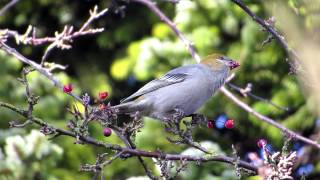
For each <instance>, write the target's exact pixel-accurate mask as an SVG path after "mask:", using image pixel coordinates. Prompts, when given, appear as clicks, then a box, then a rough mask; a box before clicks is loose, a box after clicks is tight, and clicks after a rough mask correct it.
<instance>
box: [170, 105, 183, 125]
mask: <svg viewBox="0 0 320 180" xmlns="http://www.w3.org/2000/svg"><path fill="white" fill-rule="evenodd" d="M173 111H174V113H173V114H172V120H173V121H174V122H180V120H181V119H182V118H184V117H185V116H186V114H185V113H184V111H182V110H181V109H178V108H175V109H174V110H173Z"/></svg>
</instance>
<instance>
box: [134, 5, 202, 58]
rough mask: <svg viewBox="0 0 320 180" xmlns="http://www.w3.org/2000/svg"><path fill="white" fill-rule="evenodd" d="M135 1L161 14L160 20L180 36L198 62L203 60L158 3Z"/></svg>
mask: <svg viewBox="0 0 320 180" xmlns="http://www.w3.org/2000/svg"><path fill="white" fill-rule="evenodd" d="M132 1H133V2H137V3H141V4H143V5H145V6H147V7H148V8H149V9H151V10H152V11H153V12H154V13H155V14H156V15H157V16H159V18H160V20H161V21H163V22H165V23H166V24H167V25H168V26H170V28H171V29H172V30H173V31H174V32H175V33H176V35H177V36H178V37H179V38H180V40H181V41H182V42H183V43H184V44H185V45H186V47H187V49H188V51H189V53H190V54H191V56H192V57H193V59H195V60H196V62H197V63H199V62H200V61H201V59H200V56H199V55H198V54H197V52H196V51H195V49H194V47H193V44H192V42H190V41H189V40H188V39H187V38H186V37H185V36H184V35H183V34H182V33H181V32H180V31H179V30H178V28H177V26H176V25H175V24H174V23H173V22H172V21H171V20H170V19H169V18H168V17H167V16H166V15H164V14H163V13H162V11H161V10H160V9H159V8H158V7H157V6H156V4H155V3H154V2H152V1H150V0H132Z"/></svg>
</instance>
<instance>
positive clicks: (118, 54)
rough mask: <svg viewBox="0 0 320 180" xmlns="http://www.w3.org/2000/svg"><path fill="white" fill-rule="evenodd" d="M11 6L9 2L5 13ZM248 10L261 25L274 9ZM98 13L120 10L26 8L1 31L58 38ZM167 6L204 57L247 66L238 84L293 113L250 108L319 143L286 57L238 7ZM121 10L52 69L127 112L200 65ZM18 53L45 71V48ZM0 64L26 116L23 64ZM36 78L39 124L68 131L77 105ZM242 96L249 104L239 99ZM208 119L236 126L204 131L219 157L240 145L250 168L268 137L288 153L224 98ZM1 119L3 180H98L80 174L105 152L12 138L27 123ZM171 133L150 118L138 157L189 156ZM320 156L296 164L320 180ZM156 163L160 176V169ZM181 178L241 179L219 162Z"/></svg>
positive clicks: (4, 21) (277, 137)
mask: <svg viewBox="0 0 320 180" xmlns="http://www.w3.org/2000/svg"><path fill="white" fill-rule="evenodd" d="M7 2H8V1H1V2H0V7H3V6H4V5H5V4H6V3H7ZM285 2H286V3H287V4H286V5H287V6H288V7H290V8H291V10H292V11H293V12H294V13H295V14H297V17H299V18H300V19H301V26H303V27H306V28H310V29H312V28H313V27H312V23H311V25H310V22H309V21H310V17H309V16H311V15H309V14H308V13H306V12H307V10H306V9H305V7H304V4H303V3H301V2H302V1H299V0H290V1H285ZM245 3H246V4H247V5H248V6H249V8H250V9H251V10H252V11H253V12H255V13H256V14H258V15H259V16H260V17H263V18H268V13H267V7H266V5H265V4H262V3H261V1H245ZM96 4H97V5H98V6H99V8H100V9H102V8H106V7H109V6H110V5H111V1H108V0H106V1H95V0H81V1H63V0H29V1H27V0H23V1H22V0H21V1H20V2H18V3H17V4H16V5H15V6H14V7H13V8H11V9H10V10H9V11H8V12H6V13H5V14H4V15H3V16H1V17H0V24H1V28H9V29H12V30H17V31H19V32H20V33H24V32H25V31H26V29H27V27H28V25H29V24H31V25H34V26H35V27H36V28H37V36H39V37H43V36H53V34H54V32H55V31H61V30H62V29H63V26H64V25H67V24H69V25H73V26H74V27H75V29H77V28H79V27H81V25H82V23H83V22H84V21H85V20H86V19H87V18H88V14H89V13H88V12H89V9H92V8H93V6H94V5H96ZM158 5H159V7H160V9H161V10H162V11H163V12H164V13H165V14H166V15H167V16H168V17H170V19H173V20H174V22H175V23H176V25H177V27H178V28H179V29H180V30H181V31H182V32H183V33H184V34H185V35H186V36H187V38H188V39H189V40H191V41H192V42H194V46H195V48H196V49H197V52H198V53H199V54H200V55H201V56H202V57H204V56H206V55H208V54H210V53H215V52H220V53H222V54H226V55H227V56H229V57H231V58H233V59H237V60H238V61H239V62H240V63H241V67H240V68H238V69H237V70H236V71H235V73H236V78H235V79H234V80H233V83H234V84H236V85H238V86H241V87H245V86H246V84H247V83H249V82H250V83H252V84H253V93H255V94H256V95H259V96H262V97H264V98H267V99H270V100H272V101H273V102H274V103H275V104H277V105H280V106H284V107H289V108H290V110H289V111H283V110H280V109H277V108H275V107H273V106H271V105H269V104H267V103H264V102H261V101H257V100H254V99H251V98H244V97H242V98H241V99H242V100H243V101H244V102H246V103H248V104H249V105H250V106H252V107H253V108H254V109H255V110H256V111H258V112H260V113H261V114H263V115H267V116H269V117H271V118H274V119H276V120H277V121H278V122H279V123H281V124H283V125H285V126H286V127H287V128H290V129H292V130H294V131H297V132H299V133H301V134H302V135H304V136H310V135H311V134H313V133H314V131H315V130H317V126H316V125H315V122H316V120H317V118H316V116H315V115H313V114H312V113H311V111H310V110H309V107H308V103H307V102H306V100H305V98H304V96H303V92H302V90H301V87H300V86H299V84H298V82H297V78H296V77H295V76H293V75H288V72H289V65H288V63H287V62H286V60H285V59H286V56H285V52H284V51H283V50H282V48H281V47H280V46H279V44H278V43H277V42H274V41H273V42H271V43H269V44H267V45H265V46H262V45H261V43H262V42H263V41H264V40H265V39H266V38H267V34H266V33H265V32H264V31H261V27H259V26H258V25H257V24H256V23H255V22H253V21H252V19H251V18H250V17H249V16H248V15H247V14H245V13H244V12H243V11H242V10H241V9H240V8H239V7H237V6H236V5H235V4H233V3H232V2H230V1H229V0H195V1H189V0H181V1H180V2H179V3H177V4H176V5H175V4H173V3H168V2H161V1H158ZM118 6H124V7H125V9H124V11H123V13H121V12H118V13H116V12H115V11H109V12H108V13H107V15H105V16H103V17H102V18H100V19H99V20H97V21H95V22H94V23H93V26H94V27H104V28H105V31H104V32H103V33H100V34H97V35H92V36H86V37H80V38H78V39H76V40H75V41H74V43H73V44H72V46H73V48H72V49H71V50H64V51H62V50H57V49H56V50H54V51H53V52H52V53H51V54H50V56H49V60H48V61H49V62H56V63H60V64H63V65H68V69H67V70H66V71H64V72H61V71H56V72H55V76H56V77H57V78H58V79H59V80H60V81H61V82H63V83H68V82H70V83H72V84H73V85H74V89H75V90H74V91H75V92H76V94H78V95H80V94H83V93H85V92H87V93H89V94H90V95H91V96H92V97H97V94H98V92H100V91H108V92H109V93H110V97H109V100H110V102H111V104H117V103H119V100H120V99H121V98H124V97H126V96H128V95H130V94H131V93H133V92H134V91H135V90H137V89H138V88H139V87H141V86H142V85H143V84H145V83H146V82H148V81H150V80H152V79H153V78H157V77H159V76H161V75H162V74H164V73H165V72H166V71H168V70H170V69H172V68H174V67H177V66H180V65H185V64H192V63H195V62H194V60H193V59H192V58H191V56H190V54H189V53H188V52H187V50H186V48H185V46H184V44H182V42H181V41H180V40H179V39H177V37H176V35H175V34H174V33H173V32H172V31H171V29H169V27H168V26H167V25H165V24H164V23H162V22H161V21H160V20H159V18H158V17H156V16H155V15H154V14H153V13H152V12H150V10H149V9H147V8H145V7H143V6H141V5H140V4H135V3H132V2H130V3H126V2H119V3H118ZM308 18H309V19H308ZM9 44H11V45H12V46H14V47H17V49H18V50H19V51H20V52H21V53H22V54H24V55H25V56H27V57H29V58H31V59H34V60H37V61H38V62H39V60H40V59H41V56H42V55H43V53H44V50H45V48H46V46H36V47H34V46H27V45H15V43H14V40H12V41H10V42H9ZM0 63H1V66H0V77H1V78H0V84H1V86H0V101H3V102H9V103H12V104H14V105H16V106H18V107H26V104H27V103H26V102H25V95H24V94H25V92H24V87H23V86H22V85H21V83H19V82H18V81H17V80H16V78H17V77H19V76H20V72H21V69H22V67H23V64H21V63H20V62H19V61H17V60H16V59H15V58H13V57H11V56H8V55H6V54H5V53H4V51H0ZM28 78H29V80H30V83H31V88H32V90H33V92H34V93H35V94H36V95H39V96H41V98H40V101H39V104H38V105H37V106H36V108H35V111H34V115H35V116H37V117H40V118H42V119H44V120H46V121H48V122H49V123H53V124H55V125H56V126H58V127H62V128H66V122H67V121H68V120H70V119H71V118H72V117H71V115H70V114H68V113H67V111H66V108H67V107H68V106H70V105H72V104H74V103H75V102H74V100H73V99H71V98H70V97H68V96H67V95H65V94H63V93H62V92H60V91H59V90H58V89H57V88H55V87H53V86H52V83H51V82H49V81H48V80H47V79H46V78H44V77H43V76H42V75H39V74H38V73H37V72H33V73H31V74H30V75H29V76H28ZM235 94H237V95H238V96H241V95H240V94H238V93H237V92H235ZM200 111H201V112H202V113H203V114H205V115H206V116H207V117H209V118H211V119H216V118H217V117H218V116H219V115H221V114H226V115H227V116H228V117H229V118H232V119H234V121H235V122H236V126H235V128H234V129H232V130H226V129H217V128H216V129H208V128H206V127H203V128H199V129H197V131H196V132H195V134H194V137H195V139H196V140H197V141H209V142H211V143H210V145H211V146H212V147H214V148H215V150H216V152H217V153H218V154H220V153H221V154H229V155H231V154H232V149H231V145H232V144H234V145H235V146H236V148H237V150H238V153H239V155H240V156H241V157H242V159H246V156H247V153H248V152H258V149H257V147H256V141H257V140H258V139H260V138H265V139H267V140H268V142H269V143H270V144H272V145H273V147H274V148H275V149H278V150H279V149H281V147H282V144H283V140H284V139H283V134H282V133H281V132H280V131H279V130H278V129H276V128H274V127H271V126H269V125H267V124H266V123H262V122H261V121H259V120H257V119H256V118H255V117H253V116H252V115H249V114H248V113H247V112H245V111H243V110H242V109H240V108H239V107H237V106H236V105H234V104H233V103H232V102H231V101H230V100H229V99H228V98H226V97H225V96H224V95H222V94H221V93H217V94H216V95H215V96H214V97H213V98H212V99H211V100H210V101H209V102H208V103H207V104H206V106H204V107H203V108H202V109H201V110H200ZM0 119H1V120H0V179H50V180H55V179H64V180H71V179H79V180H86V179H91V177H92V174H90V173H85V172H79V167H80V165H81V164H85V163H94V162H95V158H96V154H97V153H101V152H103V151H102V149H99V148H95V147H91V146H89V145H75V144H74V139H72V138H69V137H59V138H56V139H54V140H53V141H47V140H46V137H43V136H42V135H41V134H40V133H39V132H38V131H36V130H32V129H33V128H36V126H32V127H29V128H27V129H9V128H8V122H9V121H11V120H22V119H23V118H22V117H20V116H18V115H17V114H15V113H13V112H11V111H9V110H6V109H4V108H1V109H0ZM90 128H91V129H90V133H91V135H92V136H94V137H95V138H97V139H100V140H103V141H106V142H111V143H120V141H119V140H118V139H117V138H116V136H114V135H112V136H111V137H108V138H106V137H104V136H103V134H102V128H101V127H100V126H99V125H98V124H92V125H91V127H90ZM318 129H319V128H318ZM163 134H164V130H163V125H162V124H161V123H159V122H158V121H154V120H150V119H146V120H145V126H144V128H143V129H142V132H141V133H139V134H138V135H137V139H136V143H137V146H138V148H141V149H145V150H157V149H158V148H159V149H161V150H162V151H165V152H170V153H180V152H182V151H183V150H184V149H186V148H187V147H186V146H182V145H172V144H170V143H168V142H167V140H166V138H165V136H164V135H163ZM298 148H300V149H301V148H303V144H299V145H298ZM298 150H299V149H298ZM318 156H319V153H310V155H309V156H308V158H307V160H304V161H303V162H301V163H300V164H297V165H298V166H301V165H306V164H311V165H312V167H313V172H312V173H311V175H314V174H317V172H319V169H320V163H319V162H318V161H315V160H316V159H317V157H318ZM147 161H148V163H149V166H150V167H151V168H152V169H153V171H154V172H155V173H157V170H156V167H155V166H154V165H152V160H150V159H149V160H147ZM297 168H298V167H297ZM103 173H104V175H105V177H107V178H108V179H126V178H129V177H133V176H144V171H143V168H142V167H141V165H140V164H139V163H138V161H137V159H135V158H130V159H127V160H116V161H115V162H114V163H112V164H111V165H109V166H107V167H106V168H105V170H104V172H103ZM179 178H183V179H236V176H235V172H234V168H233V167H232V166H229V165H226V164H224V163H219V162H212V163H205V164H201V165H200V166H197V165H195V164H193V163H190V165H189V166H188V169H187V171H186V172H183V173H182V175H181V176H180V177H179ZM257 178H258V177H251V178H250V179H257Z"/></svg>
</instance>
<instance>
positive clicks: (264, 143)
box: [257, 139, 267, 148]
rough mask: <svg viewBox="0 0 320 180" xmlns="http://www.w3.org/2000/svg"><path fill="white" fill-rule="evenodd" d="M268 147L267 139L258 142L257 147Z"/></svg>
mask: <svg viewBox="0 0 320 180" xmlns="http://www.w3.org/2000/svg"><path fill="white" fill-rule="evenodd" d="M266 145H267V140H265V139H259V140H258V141H257V146H258V147H259V148H264V147H265V146H266Z"/></svg>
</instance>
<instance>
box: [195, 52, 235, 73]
mask: <svg viewBox="0 0 320 180" xmlns="http://www.w3.org/2000/svg"><path fill="white" fill-rule="evenodd" d="M200 63H202V64H204V65H207V66H209V67H210V68H211V69H213V70H219V69H222V68H223V67H226V66H227V67H229V69H230V70H232V69H234V68H236V67H238V66H240V64H239V63H238V62H237V61H234V60H232V59H230V58H228V57H227V56H224V55H221V54H211V55H209V56H207V57H205V58H204V59H202V61H201V62H200Z"/></svg>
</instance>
